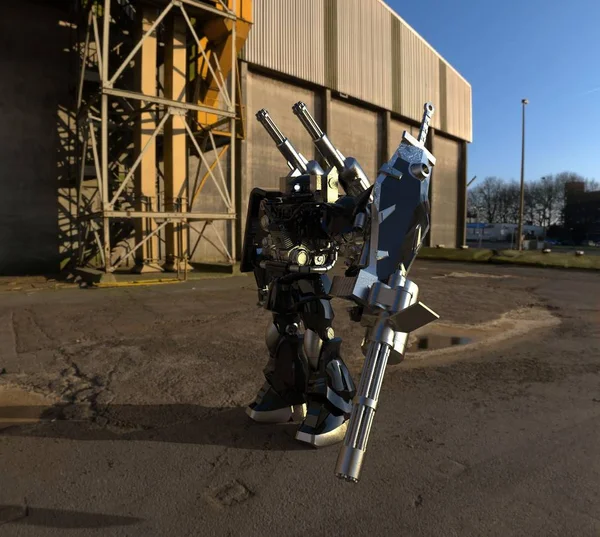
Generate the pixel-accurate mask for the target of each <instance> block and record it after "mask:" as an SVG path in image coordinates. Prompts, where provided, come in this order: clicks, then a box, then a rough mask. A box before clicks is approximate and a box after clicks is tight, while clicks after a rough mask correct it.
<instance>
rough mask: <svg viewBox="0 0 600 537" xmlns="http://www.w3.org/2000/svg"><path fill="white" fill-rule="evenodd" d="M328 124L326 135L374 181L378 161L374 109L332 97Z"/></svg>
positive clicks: (378, 134) (376, 118) (375, 113)
mask: <svg viewBox="0 0 600 537" xmlns="http://www.w3.org/2000/svg"><path fill="white" fill-rule="evenodd" d="M331 123H332V124H331V126H330V127H329V132H328V133H327V135H328V136H329V138H330V139H331V141H332V142H333V144H334V145H335V147H337V149H339V150H340V151H341V152H342V154H343V155H344V156H346V157H354V158H355V159H356V160H358V162H359V163H360V165H361V166H362V168H363V170H364V171H365V173H366V174H367V176H368V177H369V179H370V181H371V182H373V181H374V180H375V177H377V170H379V166H380V165H381V162H379V161H380V157H379V155H380V151H381V150H380V141H381V140H380V139H381V136H380V133H381V131H382V127H381V125H380V121H379V117H378V114H377V112H374V111H372V110H367V109H365V108H360V107H358V106H356V105H354V104H350V103H348V102H346V101H342V100H339V99H332V100H331Z"/></svg>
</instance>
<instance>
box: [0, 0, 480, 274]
mask: <svg viewBox="0 0 600 537" xmlns="http://www.w3.org/2000/svg"><path fill="white" fill-rule="evenodd" d="M2 9H3V13H4V14H3V17H1V18H0V35H2V37H3V43H4V45H5V46H4V47H3V50H2V53H1V56H0V68H1V70H2V77H0V96H1V97H0V99H1V101H0V102H1V104H2V106H1V109H2V111H3V121H2V123H0V155H1V162H2V168H1V169H0V274H40V273H56V272H58V270H59V268H65V267H71V268H74V267H96V268H98V269H100V270H103V271H106V272H113V271H115V270H137V271H162V270H176V269H177V268H179V267H180V266H181V265H182V264H183V265H186V266H187V265H188V262H189V263H191V264H192V265H193V264H194V263H205V262H210V263H228V264H232V263H235V262H236V261H237V259H238V258H239V252H240V249H241V244H240V242H241V234H242V227H243V222H245V216H246V203H247V200H248V194H249V192H250V190H251V189H252V188H253V187H255V186H261V187H266V188H276V187H277V185H278V182H279V177H280V176H282V175H285V174H286V173H287V167H286V165H285V162H284V161H283V158H282V157H281V155H280V154H279V152H278V151H277V149H276V148H275V146H274V144H273V142H272V140H271V139H270V138H269V137H268V135H267V134H266V133H265V132H264V131H263V129H262V127H261V126H260V124H258V122H257V121H256V120H255V119H254V113H255V112H256V111H257V110H259V109H260V108H263V107H265V108H267V109H268V110H269V112H270V113H271V116H272V118H273V119H274V120H275V122H276V123H277V124H278V126H279V127H280V129H281V130H282V131H283V133H284V134H285V135H286V136H287V137H288V138H289V139H290V141H291V142H292V143H293V144H294V145H295V147H296V148H297V149H298V150H299V151H300V152H301V153H303V154H304V155H305V156H306V158H309V159H310V158H317V157H318V155H317V154H316V151H315V149H314V147H313V145H312V143H311V140H310V138H309V136H308V134H307V133H306V131H305V130H304V129H303V128H302V126H301V124H300V123H299V122H298V120H297V118H296V117H295V116H294V115H293V113H292V110H291V107H292V105H293V104H294V103H295V102H297V101H300V100H301V101H304V102H305V103H306V104H307V106H308V108H309V110H310V111H311V112H312V114H313V115H314V116H315V118H316V119H317V120H318V121H319V122H320V123H321V125H322V126H323V128H324V130H325V131H326V132H327V133H328V135H329V137H330V139H331V140H332V142H333V143H334V144H335V145H336V147H337V148H338V149H339V150H340V151H342V152H343V153H344V154H345V155H347V156H353V157H355V158H357V159H358V160H359V162H360V163H361V165H362V166H363V168H364V169H365V171H366V172H367V173H368V174H369V177H370V178H371V180H374V178H375V177H376V173H377V170H378V168H379V165H380V164H382V163H383V162H384V161H386V160H388V158H389V157H390V156H391V153H392V152H393V151H394V149H395V148H396V147H397V145H398V143H399V141H400V138H401V134H402V131H403V130H408V131H409V132H412V133H413V134H415V133H416V129H417V127H418V124H419V121H420V119H421V115H422V107H423V103H424V102H425V101H431V102H433V103H434V105H435V106H436V113H435V115H434V118H433V128H432V129H431V130H430V131H429V139H428V144H429V147H430V149H431V150H432V151H433V153H434V155H435V156H436V158H437V166H436V167H435V169H434V172H433V176H432V189H431V219H432V226H431V232H430V235H429V238H428V241H429V242H430V244H432V245H437V244H444V245H445V246H446V247H454V246H457V245H461V244H464V242H465V240H466V236H465V233H466V231H465V223H466V167H467V145H468V143H469V142H470V141H471V139H472V127H471V87H470V85H469V84H468V83H467V82H466V81H465V80H464V79H463V78H462V77H461V75H460V74H459V73H458V72H457V71H456V70H455V69H454V68H453V67H452V66H451V65H450V64H449V63H448V62H447V61H446V60H445V59H444V58H442V57H441V56H440V55H439V54H438V53H437V52H436V51H434V50H433V49H432V48H431V47H430V46H429V45H428V44H427V43H426V42H425V41H424V40H423V39H422V38H421V37H420V36H419V35H417V34H416V33H415V31H414V30H413V29H412V28H410V27H409V26H408V25H407V24H406V23H405V22H404V21H403V20H402V19H401V18H400V16H399V15H398V14H396V13H394V12H393V11H392V10H391V9H390V8H389V7H388V6H387V5H386V4H385V3H384V2H382V1H380V0H286V1H285V2H283V1H281V0H254V1H251V0H97V1H95V2H93V1H83V0H43V1H42V0H6V1H5V2H4V3H3V8H2ZM290 21H293V25H291V24H290Z"/></svg>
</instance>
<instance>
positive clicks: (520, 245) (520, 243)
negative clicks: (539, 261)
mask: <svg viewBox="0 0 600 537" xmlns="http://www.w3.org/2000/svg"><path fill="white" fill-rule="evenodd" d="M521 104H522V105H523V120H522V133H521V200H520V202H519V230H518V233H519V234H518V235H517V249H518V250H522V249H523V209H524V207H523V206H524V202H525V106H526V105H527V104H529V101H528V100H527V99H522V100H521Z"/></svg>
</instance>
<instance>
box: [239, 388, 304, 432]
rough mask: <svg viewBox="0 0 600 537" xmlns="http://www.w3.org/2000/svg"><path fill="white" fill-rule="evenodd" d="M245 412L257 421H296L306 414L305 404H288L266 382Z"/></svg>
mask: <svg viewBox="0 0 600 537" xmlns="http://www.w3.org/2000/svg"><path fill="white" fill-rule="evenodd" d="M246 414H248V416H250V418H252V419H253V420H254V421H256V422H259V423H288V422H290V421H292V422H298V421H301V420H302V419H304V416H305V415H306V405H305V404H295V405H290V404H289V402H286V401H285V400H284V399H283V398H282V397H281V396H280V395H279V394H278V393H277V392H276V391H275V390H274V389H273V388H272V387H271V386H270V385H269V384H268V383H265V385H264V386H263V387H262V388H261V390H260V391H259V392H258V395H257V396H256V401H254V402H253V403H252V404H250V405H249V406H248V407H247V408H246Z"/></svg>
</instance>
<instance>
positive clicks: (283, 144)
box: [256, 108, 308, 173]
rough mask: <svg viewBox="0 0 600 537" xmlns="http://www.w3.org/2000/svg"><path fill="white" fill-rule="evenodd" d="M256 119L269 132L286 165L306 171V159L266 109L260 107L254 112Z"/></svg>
mask: <svg viewBox="0 0 600 537" xmlns="http://www.w3.org/2000/svg"><path fill="white" fill-rule="evenodd" d="M256 119H258V121H259V122H260V124H261V125H262V126H263V127H264V128H265V130H266V131H267V132H268V133H269V136H270V137H271V138H272V139H273V141H274V142H275V145H276V146H277V149H279V152H280V153H281V154H282V155H283V158H285V160H286V161H287V163H288V166H289V167H290V169H292V170H298V171H299V172H300V173H306V171H307V168H306V165H307V164H308V161H307V160H306V158H304V156H302V154H301V153H299V152H298V151H296V149H295V148H294V146H293V145H292V144H291V142H290V141H289V140H288V139H287V138H286V137H285V136H284V135H283V133H282V132H281V131H280V130H279V128H278V127H277V125H275V122H274V121H273V119H272V118H271V116H270V115H269V112H268V110H266V109H265V108H262V109H261V110H259V111H258V112H257V113H256Z"/></svg>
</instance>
